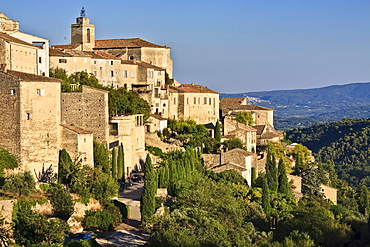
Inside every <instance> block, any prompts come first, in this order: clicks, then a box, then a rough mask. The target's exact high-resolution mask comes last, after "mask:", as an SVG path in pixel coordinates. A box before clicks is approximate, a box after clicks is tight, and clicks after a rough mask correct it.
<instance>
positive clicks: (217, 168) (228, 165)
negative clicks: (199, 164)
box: [210, 162, 247, 174]
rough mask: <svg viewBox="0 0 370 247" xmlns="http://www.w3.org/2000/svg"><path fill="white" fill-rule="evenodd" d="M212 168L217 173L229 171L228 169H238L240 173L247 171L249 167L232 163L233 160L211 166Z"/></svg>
mask: <svg viewBox="0 0 370 247" xmlns="http://www.w3.org/2000/svg"><path fill="white" fill-rule="evenodd" d="M210 170H211V171H214V172H216V173H219V172H223V171H227V170H236V171H237V172H238V173H239V174H241V173H242V172H245V171H247V169H245V168H244V167H241V166H239V165H237V164H234V163H231V162H229V163H226V164H222V165H218V166H214V167H211V168H210Z"/></svg>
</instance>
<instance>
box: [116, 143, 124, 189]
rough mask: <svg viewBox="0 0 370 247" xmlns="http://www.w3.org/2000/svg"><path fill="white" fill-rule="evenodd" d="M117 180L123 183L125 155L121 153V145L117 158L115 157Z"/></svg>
mask: <svg viewBox="0 0 370 247" xmlns="http://www.w3.org/2000/svg"><path fill="white" fill-rule="evenodd" d="M117 179H118V180H119V181H123V182H124V181H125V154H124V151H123V145H122V144H121V145H119V147H118V157H117Z"/></svg>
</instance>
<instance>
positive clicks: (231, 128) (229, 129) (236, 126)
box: [221, 117, 257, 153]
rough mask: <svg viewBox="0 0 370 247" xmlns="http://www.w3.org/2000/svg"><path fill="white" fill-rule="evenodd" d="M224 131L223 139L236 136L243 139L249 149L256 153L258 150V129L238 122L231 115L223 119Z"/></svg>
mask: <svg viewBox="0 0 370 247" xmlns="http://www.w3.org/2000/svg"><path fill="white" fill-rule="evenodd" d="M223 133H224V135H223V136H222V138H221V141H225V140H228V139H230V138H231V137H236V138H239V139H240V140H242V142H243V143H244V146H245V148H246V149H247V151H249V152H252V153H255V152H256V151H257V135H256V134H257V130H256V129H255V128H254V127H252V126H248V125H245V124H241V123H238V122H237V121H235V120H233V119H232V118H230V117H225V118H224V119H223Z"/></svg>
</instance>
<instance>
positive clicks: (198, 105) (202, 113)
mask: <svg viewBox="0 0 370 247" xmlns="http://www.w3.org/2000/svg"><path fill="white" fill-rule="evenodd" d="M168 104H169V113H168V118H173V119H178V120H194V121H196V122H197V123H199V124H208V123H213V124H215V123H216V122H217V119H218V111H219V93H218V92H216V91H213V90H211V89H209V88H207V87H204V86H201V85H195V84H181V85H180V86H176V87H175V86H170V87H169V101H168ZM165 116H166V115H165Z"/></svg>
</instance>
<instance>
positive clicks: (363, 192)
mask: <svg viewBox="0 0 370 247" xmlns="http://www.w3.org/2000/svg"><path fill="white" fill-rule="evenodd" d="M358 206H359V211H360V213H362V214H364V215H365V216H366V217H367V216H368V214H369V191H368V189H367V187H366V185H365V184H364V183H362V185H361V187H360V191H359V199H358Z"/></svg>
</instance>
